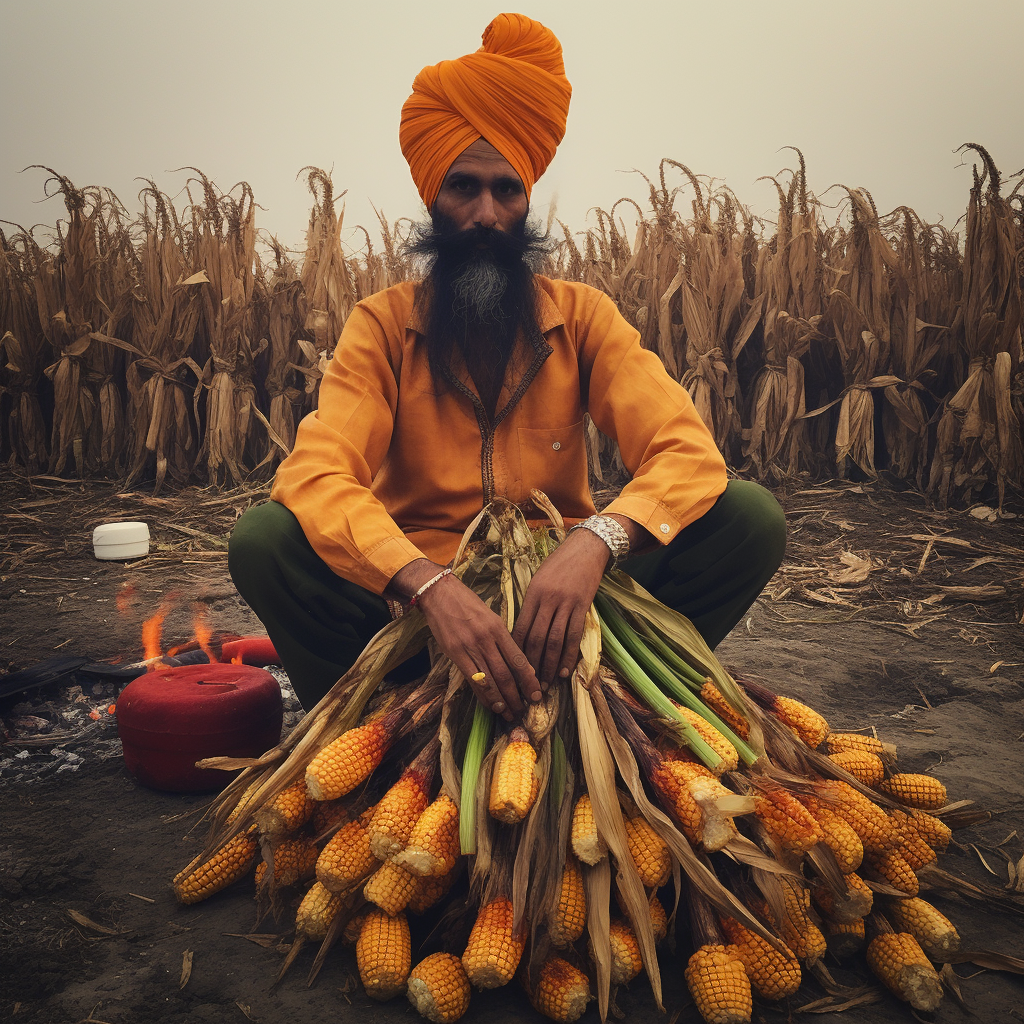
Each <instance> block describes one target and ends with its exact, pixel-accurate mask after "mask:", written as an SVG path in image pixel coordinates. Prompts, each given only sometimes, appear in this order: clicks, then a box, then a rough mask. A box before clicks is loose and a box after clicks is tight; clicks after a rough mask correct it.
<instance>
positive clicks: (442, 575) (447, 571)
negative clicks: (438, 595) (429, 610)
mask: <svg viewBox="0 0 1024 1024" xmlns="http://www.w3.org/2000/svg"><path fill="white" fill-rule="evenodd" d="M451 574H452V571H451V569H442V570H441V571H440V572H439V573H438V574H437V575H436V576H431V577H430V579H429V580H427V582H426V583H424V584H423V586H422V587H420V589H419V590H417V591H416V593H415V594H413V595H412V597H410V598H409V607H410V608H415V607H416V603H417V602H418V601H419V599H420V598H421V597H422V596H423V594H424V592H425V591H427V590H429V589H430V588H431V587H432V586H433V585H434V584H435V583H440V582H441V580H443V579H444V578H445V576H450V575H451Z"/></svg>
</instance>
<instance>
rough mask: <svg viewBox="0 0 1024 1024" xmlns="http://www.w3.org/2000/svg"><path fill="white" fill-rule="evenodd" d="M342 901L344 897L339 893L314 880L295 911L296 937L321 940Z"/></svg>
mask: <svg viewBox="0 0 1024 1024" xmlns="http://www.w3.org/2000/svg"><path fill="white" fill-rule="evenodd" d="M344 902H345V897H344V896H343V895H342V894H341V893H336V892H330V891H328V890H327V889H325V888H324V887H323V886H322V885H321V884H320V883H319V882H314V883H313V884H312V885H311V886H310V888H309V892H307V893H306V895H305V896H303V898H302V902H301V903H300V904H299V909H298V910H297V911H296V912H295V935H296V937H297V938H302V939H310V940H312V941H313V942H322V941H323V940H324V939H325V938H326V937H327V929H328V927H330V924H331V922H332V921H333V920H334V918H335V915H336V914H337V913H338V911H339V910H341V907H342V904H343V903H344Z"/></svg>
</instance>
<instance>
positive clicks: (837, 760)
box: [829, 750, 885, 786]
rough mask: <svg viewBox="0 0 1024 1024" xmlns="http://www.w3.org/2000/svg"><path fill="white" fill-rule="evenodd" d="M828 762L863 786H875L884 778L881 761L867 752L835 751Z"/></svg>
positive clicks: (875, 755) (883, 768)
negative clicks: (846, 772) (847, 773)
mask: <svg viewBox="0 0 1024 1024" xmlns="http://www.w3.org/2000/svg"><path fill="white" fill-rule="evenodd" d="M829 760H830V761H831V762H832V763H833V764H835V765H838V766H839V767H840V768H842V769H843V770H844V771H848V772H849V773H850V774H851V775H852V776H853V777H854V778H855V779H856V780H857V781H858V782H861V783H863V784H864V785H865V786H877V785H878V784H879V783H880V782H881V781H882V780H883V779H884V778H885V765H884V764H882V759H881V758H880V757H879V756H878V755H877V754H872V753H870V751H867V750H837V751H836V752H835V753H834V754H830V755H829Z"/></svg>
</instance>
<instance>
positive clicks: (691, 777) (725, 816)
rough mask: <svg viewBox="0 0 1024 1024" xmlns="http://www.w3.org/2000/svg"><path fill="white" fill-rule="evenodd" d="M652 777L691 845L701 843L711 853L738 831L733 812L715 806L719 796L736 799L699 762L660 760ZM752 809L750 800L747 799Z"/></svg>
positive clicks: (734, 795) (720, 847)
mask: <svg viewBox="0 0 1024 1024" xmlns="http://www.w3.org/2000/svg"><path fill="white" fill-rule="evenodd" d="M652 781H653V783H654V785H655V786H656V787H657V788H658V790H659V792H660V793H661V795H662V797H663V800H664V802H665V804H666V806H667V807H668V809H669V810H670V811H671V812H672V813H673V815H674V816H675V818H676V820H677V821H678V822H679V826H680V828H681V829H682V831H683V834H684V835H685V836H686V838H687V839H689V840H690V842H691V843H692V844H693V845H694V846H701V845H703V847H704V849H706V850H707V851H709V852H711V853H713V852H715V851H716V850H721V849H722V848H723V847H724V846H725V845H726V844H727V843H728V842H729V841H730V840H731V839H733V838H734V837H735V836H736V835H737V831H736V824H735V822H734V821H733V820H732V815H733V813H735V812H729V813H726V812H724V811H721V810H720V809H719V808H718V807H717V806H716V801H717V800H718V799H720V798H723V797H724V798H727V799H728V800H730V801H735V800H736V794H735V793H733V792H732V791H731V790H729V789H726V787H725V786H724V785H722V783H721V781H720V780H719V779H716V778H715V776H714V775H713V774H712V772H711V771H710V770H709V769H707V768H705V767H704V765H702V764H694V763H693V762H690V761H662V762H661V765H660V767H659V768H657V769H656V770H655V772H654V774H653V775H652ZM749 809H750V810H753V801H751V803H750V807H749Z"/></svg>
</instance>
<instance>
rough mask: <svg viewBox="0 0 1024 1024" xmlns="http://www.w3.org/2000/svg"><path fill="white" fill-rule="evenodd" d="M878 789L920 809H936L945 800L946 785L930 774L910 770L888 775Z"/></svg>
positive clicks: (942, 804) (943, 803) (909, 805)
mask: <svg viewBox="0 0 1024 1024" xmlns="http://www.w3.org/2000/svg"><path fill="white" fill-rule="evenodd" d="M878 789H879V791H880V792H882V793H887V794H888V795H889V796H891V797H892V798H893V799H894V800H898V801H899V802H900V803H901V804H905V805H906V806H907V807H916V808H918V809H919V810H922V811H935V810H938V809H939V808H940V807H943V806H944V805H945V804H946V802H947V798H946V787H945V786H944V785H943V784H942V783H941V782H939V780H938V779H934V778H932V776H930V775H915V774H913V773H911V772H903V773H901V774H899V775H890V776H889V778H887V779H886V780H885V781H884V782H883V783H882V784H881V785H880V786H879V787H878Z"/></svg>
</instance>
